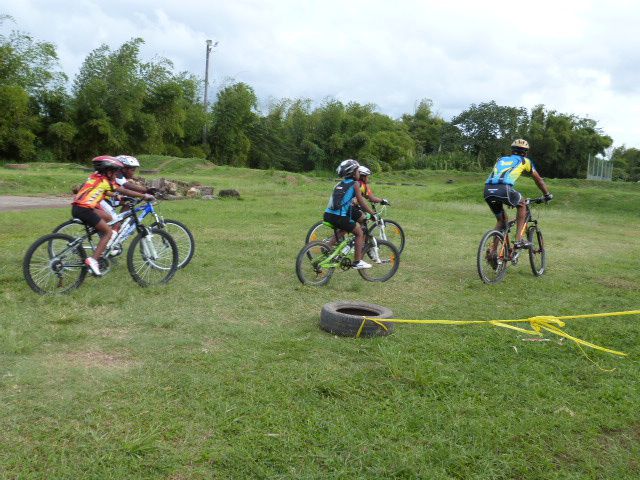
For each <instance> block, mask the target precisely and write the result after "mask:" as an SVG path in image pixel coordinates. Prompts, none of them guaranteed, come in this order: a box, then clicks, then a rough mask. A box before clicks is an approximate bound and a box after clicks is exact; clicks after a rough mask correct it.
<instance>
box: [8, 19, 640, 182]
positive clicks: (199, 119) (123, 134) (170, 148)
mask: <svg viewBox="0 0 640 480" xmlns="http://www.w3.org/2000/svg"><path fill="white" fill-rule="evenodd" d="M11 21H12V19H11V18H10V17H8V16H6V15H5V16H0V27H4V26H6V24H7V22H11ZM143 43H144V42H143V40H142V39H141V38H135V39H132V40H130V41H128V42H126V43H124V44H123V45H121V46H120V47H119V48H117V49H115V50H112V49H111V48H110V47H108V46H106V45H103V46H101V47H99V48H97V49H95V50H93V51H92V52H90V53H89V55H88V56H87V57H86V59H85V60H84V62H83V64H82V67H81V68H80V71H79V73H78V74H77V75H76V77H75V78H74V79H73V81H72V82H71V84H70V83H69V79H68V77H67V76H66V75H65V74H64V72H61V71H60V70H59V65H58V58H57V53H56V48H55V46H54V45H53V44H51V43H48V42H41V41H37V40H35V39H34V38H33V37H31V36H30V35H28V34H25V33H23V32H20V31H16V30H12V31H11V32H10V33H8V34H4V33H0V159H3V160H9V161H86V160H87V159H89V158H91V157H93V156H96V155H99V154H104V153H113V154H119V153H129V154H142V153H148V154H164V155H171V156H178V157H199V158H206V159H208V160H210V161H212V162H215V163H216V164H226V165H233V166H242V167H252V168H277V169H284V170H289V171H300V172H304V171H312V170H330V169H333V168H334V166H335V165H336V164H337V163H338V162H339V161H341V160H343V159H345V158H356V159H359V160H362V161H363V162H364V163H366V164H367V165H368V166H369V167H370V168H371V169H372V170H373V171H389V170H398V169H413V168H416V169H425V168H428V169H457V170H472V171H473V170H477V171H480V170H486V169H487V168H490V166H491V165H493V163H494V162H495V159H496V158H497V157H498V156H500V155H501V154H504V153H506V152H508V150H509V145H510V143H511V141H512V140H513V139H514V138H517V137H523V138H526V139H527V140H528V141H529V143H530V144H531V152H530V156H531V157H532V158H533V159H534V161H535V163H536V165H537V166H538V168H539V170H540V171H541V172H543V174H544V175H545V176H550V177H584V176H585V172H586V168H587V162H588V158H589V156H594V155H598V154H600V155H602V154H604V153H605V151H607V149H610V147H611V145H612V143H613V140H612V139H611V137H609V136H607V135H606V134H605V133H603V132H602V130H601V129H600V128H599V127H598V125H597V122H596V121H595V120H592V119H588V118H580V117H578V116H576V115H572V114H565V113H560V112H556V111H554V110H549V109H547V108H545V106H544V105H539V106H536V107H535V108H533V109H532V110H531V111H529V110H527V109H525V108H521V107H509V106H501V105H498V104H497V103H496V102H495V101H491V102H485V103H479V104H473V105H471V106H470V107H468V108H467V109H465V110H464V111H462V112H461V113H460V114H459V115H457V116H455V117H454V118H452V119H451V120H449V121H447V120H444V119H443V118H442V117H441V116H440V115H438V114H437V113H436V112H434V108H433V103H432V101H431V100H429V99H423V100H421V101H419V102H418V104H417V106H416V108H415V111H414V112H413V113H407V114H404V115H402V116H401V117H400V118H391V117H390V116H388V115H385V114H383V113H380V112H378V111H377V109H376V106H375V105H374V104H359V103H356V102H349V103H344V102H341V101H338V100H335V99H326V100H325V101H323V102H322V103H321V104H320V105H318V106H314V105H313V104H312V102H311V100H310V99H279V100H272V101H271V102H270V104H269V105H268V106H267V107H265V108H263V109H262V110H261V109H260V108H259V101H258V98H257V96H256V94H255V92H254V90H253V88H252V87H251V86H250V85H247V84H245V83H242V82H229V83H228V84H226V85H224V86H222V88H220V89H219V91H218V92H217V95H216V98H215V100H214V101H213V102H212V103H211V105H210V106H209V108H207V109H205V108H204V106H203V104H202V102H201V98H200V97H201V95H200V92H201V91H202V82H201V80H200V79H199V78H198V77H196V76H195V75H193V74H191V73H189V72H175V69H174V66H173V64H172V63H171V61H169V60H167V59H162V58H161V59H154V60H152V61H146V62H145V61H143V60H142V59H141V58H140V48H141V46H142V44H143ZM205 126H206V132H207V133H206V136H204V135H203V132H204V131H205ZM613 158H614V160H615V161H616V164H615V165H616V168H615V170H614V172H615V175H616V177H617V178H620V179H624V180H638V179H640V151H638V150H636V149H626V148H625V147H619V148H617V149H615V150H614V151H613Z"/></svg>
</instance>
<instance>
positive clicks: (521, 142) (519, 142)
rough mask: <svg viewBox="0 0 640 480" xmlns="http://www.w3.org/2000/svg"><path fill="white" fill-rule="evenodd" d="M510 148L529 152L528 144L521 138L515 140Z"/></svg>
mask: <svg viewBox="0 0 640 480" xmlns="http://www.w3.org/2000/svg"><path fill="white" fill-rule="evenodd" d="M511 148H518V149H520V150H529V142H527V141H526V140H525V139H523V138H516V139H515V140H514V141H513V143H512V144H511Z"/></svg>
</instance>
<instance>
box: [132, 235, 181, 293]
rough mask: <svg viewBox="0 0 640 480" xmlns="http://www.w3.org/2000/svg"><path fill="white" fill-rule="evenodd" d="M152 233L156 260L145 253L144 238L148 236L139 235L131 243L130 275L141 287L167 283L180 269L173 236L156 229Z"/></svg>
mask: <svg viewBox="0 0 640 480" xmlns="http://www.w3.org/2000/svg"><path fill="white" fill-rule="evenodd" d="M150 232H151V234H152V237H151V241H152V242H153V247H154V249H155V251H156V255H157V257H156V258H152V257H150V256H148V255H146V254H145V252H144V248H143V238H145V237H147V234H138V235H137V236H136V238H134V239H133V241H132V242H131V245H130V246H129V252H128V253H127V268H128V270H129V274H130V275H131V278H133V279H134V280H135V282H136V283H137V284H138V285H140V286H141V287H150V286H153V285H160V284H163V283H167V282H168V281H169V280H171V279H172V278H173V276H174V275H175V273H176V270H177V269H178V247H177V246H176V242H174V240H173V238H171V235H169V234H168V233H167V232H165V231H164V230H159V229H156V228H153V229H151V230H150Z"/></svg>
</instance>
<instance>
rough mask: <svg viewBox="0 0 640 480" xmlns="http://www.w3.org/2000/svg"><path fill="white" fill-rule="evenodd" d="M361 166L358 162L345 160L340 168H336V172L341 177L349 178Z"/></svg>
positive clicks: (350, 159)
mask: <svg viewBox="0 0 640 480" xmlns="http://www.w3.org/2000/svg"><path fill="white" fill-rule="evenodd" d="M359 166H360V164H359V163H358V162H357V161H356V160H353V159H352V158H348V159H347V160H343V161H342V163H340V165H338V168H336V172H337V173H338V175H339V176H341V177H348V176H349V175H351V174H352V173H353V172H355V171H356V169H357V168H358V167H359Z"/></svg>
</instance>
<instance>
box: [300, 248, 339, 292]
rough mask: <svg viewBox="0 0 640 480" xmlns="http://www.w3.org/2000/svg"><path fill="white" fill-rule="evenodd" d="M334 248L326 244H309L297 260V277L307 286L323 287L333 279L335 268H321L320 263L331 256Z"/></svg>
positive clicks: (301, 251)
mask: <svg viewBox="0 0 640 480" xmlns="http://www.w3.org/2000/svg"><path fill="white" fill-rule="evenodd" d="M331 251H332V248H331V247H330V246H329V245H327V244H326V243H325V242H321V241H316V242H310V243H307V244H306V245H305V246H304V247H302V250H300V253H298V257H297V258H296V275H297V276H298V280H300V281H301V282H302V283H303V284H305V285H314V286H321V285H326V283H327V282H328V281H329V280H330V279H331V276H332V275H333V272H334V271H335V268H326V267H322V266H320V262H322V261H323V260H324V259H326V258H327V256H328V255H330V254H331Z"/></svg>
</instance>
